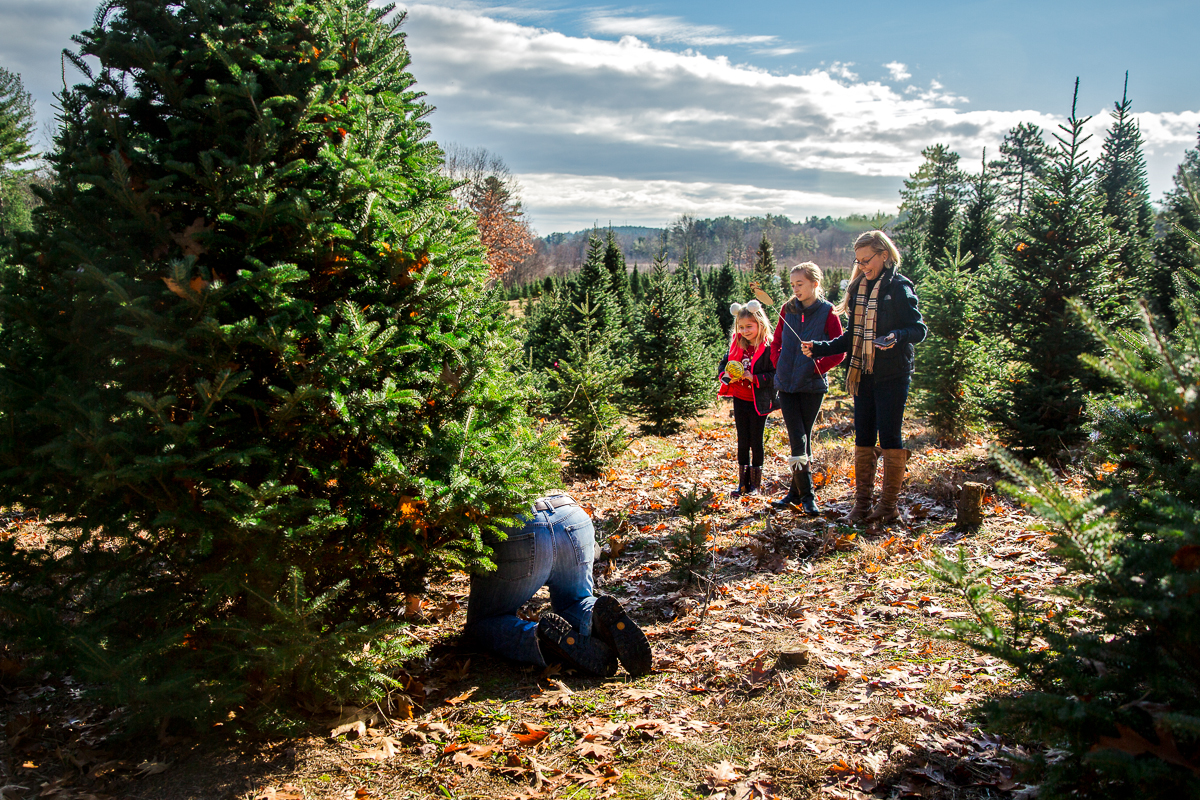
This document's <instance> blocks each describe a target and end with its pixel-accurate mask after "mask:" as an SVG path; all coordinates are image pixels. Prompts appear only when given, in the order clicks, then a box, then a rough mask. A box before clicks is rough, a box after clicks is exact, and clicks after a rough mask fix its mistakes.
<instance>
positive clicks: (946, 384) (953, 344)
mask: <svg viewBox="0 0 1200 800" xmlns="http://www.w3.org/2000/svg"><path fill="white" fill-rule="evenodd" d="M971 263H974V260H973V258H972V255H971V253H964V254H956V255H950V254H947V257H946V259H945V266H944V267H943V268H942V269H940V270H938V271H937V272H932V273H930V274H929V275H928V277H926V279H925V282H924V283H922V284H921V305H922V306H923V307H924V308H925V315H924V316H925V324H926V325H928V326H929V337H928V338H927V339H926V340H925V343H924V344H922V345H921V347H920V348H919V349H918V351H917V372H916V375H915V376H914V378H913V388H914V389H917V390H919V391H920V394H919V395H918V397H919V400H918V403H917V407H918V408H919V409H920V410H921V411H922V412H923V413H924V414H926V415H927V416H928V417H929V423H930V425H931V426H932V427H933V429H934V431H935V432H936V433H937V435H938V437H939V438H942V439H949V440H957V439H960V438H961V437H962V435H963V434H964V433H966V432H967V430H968V429H969V428H970V427H971V425H972V423H973V422H974V421H975V420H976V417H977V409H978V405H977V404H978V400H979V388H980V386H979V383H980V381H979V379H980V370H979V361H980V358H981V355H982V354H981V352H980V348H979V345H978V344H977V343H976V341H975V340H974V334H975V330H974V327H973V324H972V323H973V319H972V317H973V316H974V314H973V313H972V312H973V306H974V303H975V298H976V291H977V286H976V282H975V280H974V276H973V275H972V273H971V272H970V271H968V267H967V265H968V264H971Z"/></svg>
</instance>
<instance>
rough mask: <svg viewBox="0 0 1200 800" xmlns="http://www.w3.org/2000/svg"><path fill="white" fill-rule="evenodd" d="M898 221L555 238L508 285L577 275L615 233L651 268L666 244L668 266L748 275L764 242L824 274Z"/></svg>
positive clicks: (732, 223)
mask: <svg viewBox="0 0 1200 800" xmlns="http://www.w3.org/2000/svg"><path fill="white" fill-rule="evenodd" d="M894 221H895V217H894V216H892V215H888V214H883V213H879V214H875V215H872V216H867V215H865V214H854V215H851V216H848V217H837V218H834V217H809V218H808V219H806V220H804V221H803V222H793V221H792V220H790V219H788V218H787V217H783V216H775V215H772V214H768V215H766V216H764V217H747V218H744V219H739V218H736V217H717V218H715V219H696V218H695V217H692V216H690V215H686V214H685V215H682V216H680V217H679V218H678V219H677V220H675V222H673V223H672V224H671V225H670V226H668V227H666V228H649V227H641V226H632V225H623V226H614V227H610V228H603V229H600V228H595V229H588V230H582V231H574V232H571V233H552V234H550V235H549V236H545V237H542V238H540V239H537V240H536V241H535V243H534V244H535V252H534V253H533V254H532V255H530V256H529V257H528V258H526V259H525V261H524V263H522V264H520V265H519V266H517V267H516V268H515V269H514V270H512V271H511V272H510V273H508V274H507V275H505V277H504V284H505V286H506V287H509V288H510V289H511V288H512V287H513V286H514V285H523V284H528V283H531V282H533V281H536V280H541V279H544V278H546V277H550V276H556V277H562V276H565V275H567V274H570V273H571V272H575V271H577V270H578V269H579V268H580V266H581V265H582V264H583V262H584V260H585V258H586V256H587V249H588V237H589V236H590V235H593V234H597V235H602V236H605V237H607V232H608V231H612V234H613V236H614V237H615V239H616V241H617V244H618V246H619V247H620V248H621V251H622V252H623V253H624V254H625V258H626V260H627V261H628V262H629V263H630V264H631V265H636V264H641V265H643V266H644V265H647V264H649V263H651V261H653V259H654V257H655V255H656V254H657V253H658V251H659V248H660V247H661V243H662V242H663V241H664V239H665V243H666V254H667V261H668V263H670V264H671V265H677V264H679V263H680V262H688V263H690V264H692V265H694V266H698V267H701V268H711V267H716V266H720V265H721V264H724V263H725V262H726V261H729V262H730V263H732V265H733V266H734V268H735V269H737V270H739V271H748V270H750V269H751V268H752V265H753V263H754V257H755V252H756V250H757V248H758V247H759V244H760V242H761V241H762V239H763V237H764V236H765V237H766V238H767V240H768V241H770V243H771V246H772V248H773V250H774V253H775V257H776V258H777V259H779V261H780V262H781V263H782V264H785V265H787V266H791V265H792V264H796V263H798V262H800V261H815V262H817V263H818V264H820V265H821V267H822V268H829V267H844V266H845V265H846V264H847V263H849V261H850V260H852V259H853V256H852V255H851V254H850V244H851V243H852V242H853V240H854V237H855V236H857V235H858V234H859V233H862V232H863V231H864V230H871V229H874V228H880V227H883V226H884V225H888V224H890V223H892V222H894Z"/></svg>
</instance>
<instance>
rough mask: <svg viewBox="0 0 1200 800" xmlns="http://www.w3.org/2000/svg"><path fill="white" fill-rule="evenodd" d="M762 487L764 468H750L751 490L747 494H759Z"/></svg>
mask: <svg viewBox="0 0 1200 800" xmlns="http://www.w3.org/2000/svg"><path fill="white" fill-rule="evenodd" d="M761 486H762V467H750V488H749V489H748V490H747V491H746V494H758V490H759V488H760V487H761Z"/></svg>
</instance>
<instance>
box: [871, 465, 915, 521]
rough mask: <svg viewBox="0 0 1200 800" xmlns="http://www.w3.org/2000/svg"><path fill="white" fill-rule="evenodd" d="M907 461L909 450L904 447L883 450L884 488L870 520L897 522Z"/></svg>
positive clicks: (872, 510)
mask: <svg viewBox="0 0 1200 800" xmlns="http://www.w3.org/2000/svg"><path fill="white" fill-rule="evenodd" d="M907 463H908V451H907V450H905V449H904V448H896V449H890V450H884V451H883V489H882V490H881V491H880V493H879V503H878V504H877V505H876V506H875V508H873V509H871V513H870V514H869V515H868V516H867V521H868V522H896V521H897V520H899V519H900V512H899V510H898V509H897V508H896V503H897V502H898V501H899V500H900V486H901V484H903V483H904V470H905V465H906V464H907Z"/></svg>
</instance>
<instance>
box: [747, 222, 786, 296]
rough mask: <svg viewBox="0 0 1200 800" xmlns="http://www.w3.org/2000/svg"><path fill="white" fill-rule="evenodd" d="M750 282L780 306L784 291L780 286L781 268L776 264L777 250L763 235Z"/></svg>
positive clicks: (755, 254) (756, 252)
mask: <svg viewBox="0 0 1200 800" xmlns="http://www.w3.org/2000/svg"><path fill="white" fill-rule="evenodd" d="M750 273H751V274H750V280H751V281H753V282H755V283H757V284H758V288H759V289H761V290H763V291H764V292H766V293H767V294H768V295H770V297H771V299H772V300H774V301H775V303H776V304H778V303H779V302H780V301H782V300H783V297H784V295H783V289H782V288H781V287H780V285H779V267H778V265H777V264H776V263H775V248H774V247H773V246H772V245H771V240H770V239H768V238H767V235H766V233H763V235H762V238H761V239H760V240H759V242H758V249H757V250H755V252H754V267H753V269H751V271H750Z"/></svg>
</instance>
